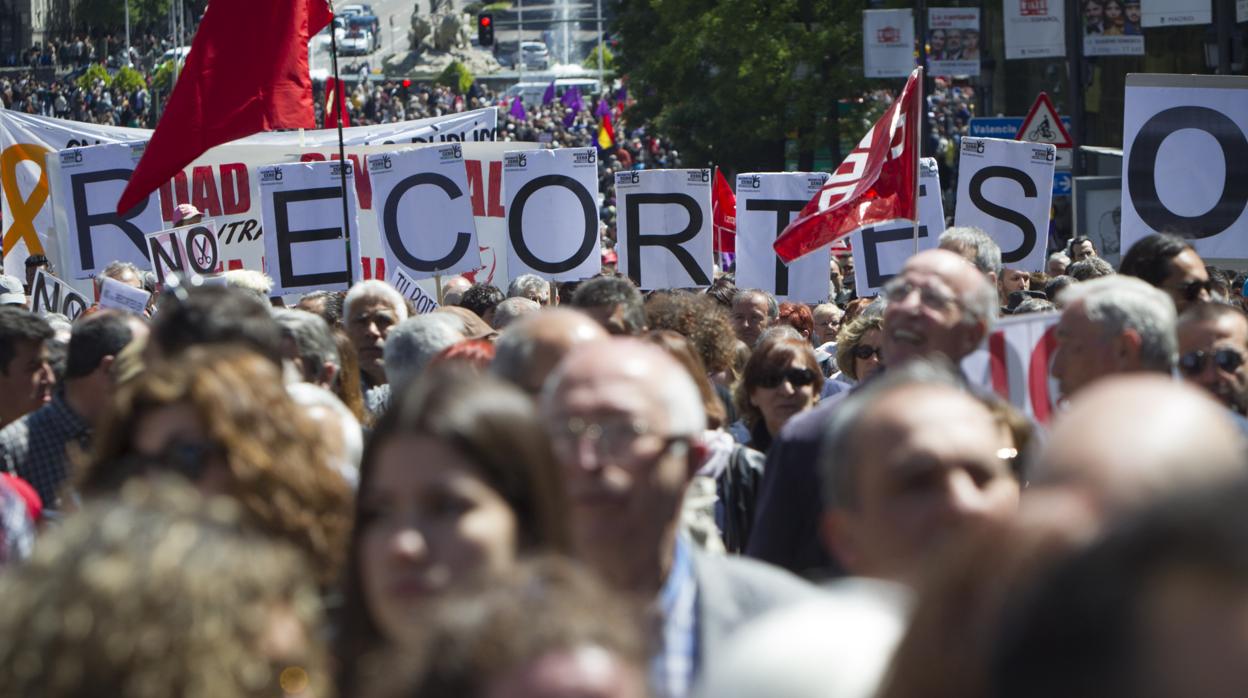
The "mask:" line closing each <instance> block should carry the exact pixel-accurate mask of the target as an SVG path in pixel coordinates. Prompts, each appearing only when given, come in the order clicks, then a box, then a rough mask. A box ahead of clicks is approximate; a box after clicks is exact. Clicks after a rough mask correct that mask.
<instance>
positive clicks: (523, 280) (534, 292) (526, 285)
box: [507, 274, 550, 305]
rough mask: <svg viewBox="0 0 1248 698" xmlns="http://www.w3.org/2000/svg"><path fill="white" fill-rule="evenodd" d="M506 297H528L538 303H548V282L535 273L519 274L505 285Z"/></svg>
mask: <svg viewBox="0 0 1248 698" xmlns="http://www.w3.org/2000/svg"><path fill="white" fill-rule="evenodd" d="M507 297H508V298H528V299H529V300H531V301H534V302H535V303H537V304H538V305H550V282H549V281H547V280H546V279H543V278H542V277H540V276H538V275H537V274H521V275H520V276H517V277H516V278H514V279H512V280H511V285H510V286H508V287H507Z"/></svg>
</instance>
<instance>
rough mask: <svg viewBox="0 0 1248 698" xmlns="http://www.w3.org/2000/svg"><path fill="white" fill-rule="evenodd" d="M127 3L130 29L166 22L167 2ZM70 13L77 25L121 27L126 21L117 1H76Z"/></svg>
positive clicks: (137, 0)
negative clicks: (128, 4)
mask: <svg viewBox="0 0 1248 698" xmlns="http://www.w3.org/2000/svg"><path fill="white" fill-rule="evenodd" d="M129 3H130V26H132V27H137V26H139V25H143V24H151V23H156V22H160V21H162V20H163V21H167V20H166V19H165V18H166V17H167V16H168V14H169V0H129ZM191 11H193V8H192V9H188V12H191ZM201 11H202V10H201ZM72 12H73V18H74V21H75V22H76V23H77V24H79V25H87V26H92V27H121V26H122V25H123V24H125V21H126V5H125V3H124V2H118V1H117V0H78V1H77V2H76V3H74V6H73V10H72ZM195 16H198V15H195Z"/></svg>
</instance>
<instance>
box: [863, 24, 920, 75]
mask: <svg viewBox="0 0 1248 698" xmlns="http://www.w3.org/2000/svg"><path fill="white" fill-rule="evenodd" d="M862 53H863V57H862V62H863V74H864V75H865V76H866V77H869V78H904V77H906V76H908V75H909V74H910V71H912V70H914V10H909V9H906V10H863V12H862Z"/></svg>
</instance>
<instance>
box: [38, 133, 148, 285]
mask: <svg viewBox="0 0 1248 698" xmlns="http://www.w3.org/2000/svg"><path fill="white" fill-rule="evenodd" d="M145 147H146V143H139V144H127V143H112V144H107V145H94V146H89V147H86V148H72V149H69V150H62V151H60V152H59V153H55V154H51V155H49V156H48V157H49V159H52V158H55V159H56V161H57V167H56V173H57V176H56V177H54V178H52V181H51V184H52V197H53V200H54V201H56V202H57V205H56V209H55V211H56V216H55V219H56V229H57V230H59V231H62V233H63V234H62V235H61V236H60V238H61V244H62V247H61V253H62V255H63V256H62V261H63V262H65V263H66V264H64V265H57V266H56V267H55V268H58V269H65V270H66V273H67V275H68V276H69V278H70V279H71V280H83V279H90V278H92V277H94V276H95V275H96V274H97V273H99V271H100V270H102V269H103V268H104V267H106V266H108V265H109V264H110V263H112V262H114V261H122V262H132V263H134V264H135V265H137V266H138V267H139V268H140V269H149V268H150V265H149V264H148V261H147V243H146V242H145V237H146V236H147V234H148V233H150V232H152V231H153V230H160V229H161V228H164V227H165V226H164V224H163V223H161V220H160V202H159V201H158V200H157V198H156V194H155V193H153V194H151V195H150V196H148V197H147V198H146V199H144V200H143V201H142V202H141V203H139V204H137V205H136V206H135V207H134V208H133V209H131V210H129V211H126V212H125V213H123V214H118V213H117V211H116V209H117V199H118V198H119V197H120V196H121V192H122V191H123V190H124V189H125V188H126V184H127V183H128V182H129V181H130V174H131V173H132V172H133V171H134V168H135V166H136V165H137V164H138V162H139V159H140V158H142V157H143V149H144V148H145Z"/></svg>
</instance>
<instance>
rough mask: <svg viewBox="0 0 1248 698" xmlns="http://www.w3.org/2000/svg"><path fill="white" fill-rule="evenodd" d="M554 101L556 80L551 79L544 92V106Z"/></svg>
mask: <svg viewBox="0 0 1248 698" xmlns="http://www.w3.org/2000/svg"><path fill="white" fill-rule="evenodd" d="M553 101H555V81H554V80H551V81H550V84H549V85H547V86H546V91H545V92H543V93H542V106H543V107H544V106H546V105H547V104H550V103H551V102H553Z"/></svg>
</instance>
